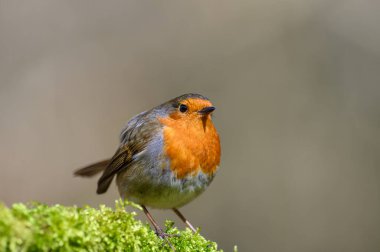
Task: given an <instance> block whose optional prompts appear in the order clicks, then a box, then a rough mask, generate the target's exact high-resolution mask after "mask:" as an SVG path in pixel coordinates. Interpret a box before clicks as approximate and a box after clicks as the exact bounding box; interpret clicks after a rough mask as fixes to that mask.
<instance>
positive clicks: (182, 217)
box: [173, 208, 197, 233]
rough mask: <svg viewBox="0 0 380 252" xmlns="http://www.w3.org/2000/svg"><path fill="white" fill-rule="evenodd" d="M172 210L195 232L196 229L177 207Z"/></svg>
mask: <svg viewBox="0 0 380 252" xmlns="http://www.w3.org/2000/svg"><path fill="white" fill-rule="evenodd" d="M173 211H174V212H175V213H176V215H177V216H178V217H179V218H180V219H181V220H182V221H183V222H184V223H185V224H186V225H187V226H188V227H189V228H190V229H191V230H192V231H193V232H194V233H196V232H197V230H196V229H195V228H194V227H193V225H191V223H190V222H189V221H188V220H187V219H186V218H185V216H183V215H182V214H181V212H180V211H179V210H178V209H177V208H173Z"/></svg>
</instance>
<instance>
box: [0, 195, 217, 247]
mask: <svg viewBox="0 0 380 252" xmlns="http://www.w3.org/2000/svg"><path fill="white" fill-rule="evenodd" d="M126 204H129V205H131V203H128V202H122V201H117V202H116V207H115V209H111V208H108V207H106V206H100V208H99V209H94V208H91V207H82V208H80V207H66V206H61V205H54V206H47V205H44V204H39V203H33V204H29V205H25V204H21V203H20V204H14V205H13V206H12V207H11V208H7V207H6V206H4V205H1V204H0V251H1V252H2V251H4V252H5V251H7V252H8V251H9V252H13V251H17V252H18V251H171V249H170V247H169V246H168V245H167V244H165V243H164V242H163V240H161V239H159V238H158V237H157V236H156V235H155V233H154V231H153V230H152V229H151V228H150V226H149V225H148V224H147V223H145V224H144V223H142V222H141V221H139V220H136V219H135V215H136V213H135V212H126V211H125V206H126ZM166 228H167V230H166V232H167V233H170V234H178V235H179V236H178V237H177V236H175V237H171V238H169V240H170V242H171V243H172V244H173V246H174V247H175V248H176V250H177V251H218V250H217V245H216V243H214V242H211V241H208V240H206V239H205V238H203V237H202V236H201V235H200V234H198V233H197V234H193V233H192V232H191V231H190V230H189V229H186V230H184V231H179V230H178V229H177V228H175V227H173V223H172V222H167V223H166Z"/></svg>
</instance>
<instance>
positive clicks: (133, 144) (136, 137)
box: [97, 112, 159, 194]
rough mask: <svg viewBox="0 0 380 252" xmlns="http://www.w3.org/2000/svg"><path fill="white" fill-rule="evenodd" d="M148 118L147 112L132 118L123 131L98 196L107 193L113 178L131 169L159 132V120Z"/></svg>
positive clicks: (99, 183) (100, 180)
mask: <svg viewBox="0 0 380 252" xmlns="http://www.w3.org/2000/svg"><path fill="white" fill-rule="evenodd" d="M148 117H149V114H148V113H147V112H144V113H141V114H139V115H137V116H135V117H134V118H132V119H131V120H130V121H129V122H128V124H127V125H126V127H125V128H124V129H123V130H122V132H121V135H120V142H121V144H120V146H119V148H118V150H117V151H116V153H115V155H114V156H113V157H112V158H111V161H110V162H109V164H108V165H107V167H106V169H105V170H104V172H103V174H102V176H101V177H100V179H99V181H98V189H97V193H98V194H101V193H104V192H106V191H107V189H108V187H109V185H110V184H111V182H112V179H113V177H114V176H115V175H116V174H118V173H119V172H120V171H123V170H125V169H127V168H128V167H129V165H130V164H131V162H133V161H134V158H135V157H136V156H137V155H138V154H139V153H141V152H143V151H144V150H145V148H146V147H147V145H148V143H149V142H150V140H151V139H152V138H153V137H154V136H155V134H156V132H157V131H158V130H159V122H158V120H155V119H152V118H148Z"/></svg>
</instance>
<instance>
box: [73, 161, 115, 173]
mask: <svg viewBox="0 0 380 252" xmlns="http://www.w3.org/2000/svg"><path fill="white" fill-rule="evenodd" d="M109 162H110V159H106V160H103V161H100V162H97V163H95V164H91V165H89V166H86V167H83V168H81V169H78V170H76V171H75V172H74V175H75V176H80V177H92V176H94V175H96V174H98V173H100V172H102V171H103V170H104V169H106V167H107V165H108V164H109Z"/></svg>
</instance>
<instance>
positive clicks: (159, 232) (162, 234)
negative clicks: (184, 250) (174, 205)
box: [141, 205, 175, 251]
mask: <svg viewBox="0 0 380 252" xmlns="http://www.w3.org/2000/svg"><path fill="white" fill-rule="evenodd" d="M141 207H142V209H143V210H144V213H145V215H146V217H147V218H148V220H149V221H150V223H152V225H153V227H154V229H155V230H156V235H157V236H158V237H160V238H161V239H164V240H165V241H166V242H167V243H168V244H169V246H170V247H171V248H172V250H173V251H175V248H174V247H173V245H172V244H171V243H170V242H169V240H168V237H171V236H172V235H171V234H167V233H165V232H164V231H163V230H162V229H161V228H160V226H159V225H158V224H157V222H156V221H155V220H154V219H153V217H152V215H151V214H150V213H149V211H148V209H147V208H146V207H145V206H144V205H141Z"/></svg>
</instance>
